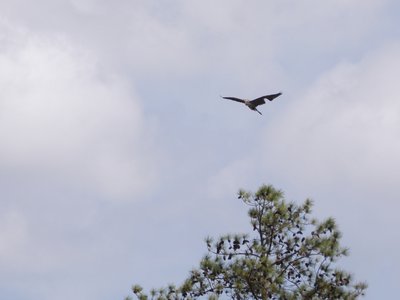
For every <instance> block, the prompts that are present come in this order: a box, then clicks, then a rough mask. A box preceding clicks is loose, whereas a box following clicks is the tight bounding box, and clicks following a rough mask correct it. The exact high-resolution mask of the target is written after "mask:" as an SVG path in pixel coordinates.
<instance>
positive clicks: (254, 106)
mask: <svg viewBox="0 0 400 300" xmlns="http://www.w3.org/2000/svg"><path fill="white" fill-rule="evenodd" d="M280 95H282V93H277V94H272V95H266V96H262V97H258V98H256V99H254V100H246V99H240V98H235V97H222V96H221V97H222V98H223V99H228V100H233V101H236V102H241V103H244V104H245V105H246V106H247V107H248V108H250V109H251V110H255V111H256V112H258V113H259V114H260V115H262V113H261V112H260V111H259V110H257V106H259V105H262V104H264V103H265V99H268V100H269V101H272V100H274V99H275V98H276V97H279V96H280Z"/></svg>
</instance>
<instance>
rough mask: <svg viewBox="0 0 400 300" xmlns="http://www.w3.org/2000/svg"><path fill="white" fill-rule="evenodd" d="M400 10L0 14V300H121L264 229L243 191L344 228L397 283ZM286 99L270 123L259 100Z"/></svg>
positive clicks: (354, 260)
mask: <svg viewBox="0 0 400 300" xmlns="http://www.w3.org/2000/svg"><path fill="white" fill-rule="evenodd" d="M399 14H400V4H399V2H398V1H396V0H392V1H391V0H335V1H334V0H327V1H317V0H304V1H289V0H280V1H265V0H255V1H244V0H221V1H215V0H213V1H212V0H193V1H185V0H168V1H156V0H146V1H144V0H143V1H136V0H114V1H106V0H37V1H29V0H2V1H0V295H1V298H2V299H13V300H50V299H51V300H53V299H57V300H71V299H74V300H108V299H123V298H124V297H125V296H127V295H129V294H130V287H131V285H132V284H133V283H140V284H142V285H143V286H144V287H145V288H146V289H150V288H152V287H161V286H163V285H166V284H168V283H172V282H175V283H177V284H179V283H181V282H182V281H183V280H184V279H185V277H186V276H187V275H188V272H189V270H190V269H191V268H192V267H195V266H196V265H197V263H198V261H199V260H200V259H201V257H202V256H203V255H204V254H205V253H206V247H205V245H204V242H203V239H204V238H205V237H206V236H215V237H217V236H218V235H220V234H224V233H235V232H243V233H245V232H249V231H251V227H250V226H249V225H248V218H247V207H245V206H244V205H243V204H242V203H240V201H239V200H237V197H236V193H237V191H238V189H239V188H245V189H248V190H253V191H254V190H256V189H257V188H258V187H259V186H260V185H261V184H263V183H265V184H273V185H274V186H275V187H276V188H279V189H282V190H283V191H284V192H285V195H286V198H287V200H289V201H295V202H297V203H301V202H302V201H304V200H305V199H306V198H307V197H310V198H311V199H313V200H314V203H315V206H314V212H313V216H315V217H317V218H319V219H323V218H326V217H328V216H332V217H334V218H335V219H336V220H337V222H338V225H339V228H340V229H341V231H342V232H343V241H342V242H343V245H344V246H347V247H349V248H350V256H349V257H348V258H345V259H343V260H342V261H341V265H342V266H344V267H345V268H346V269H347V270H348V271H350V272H352V273H353V274H354V276H355V279H356V280H361V281H367V282H368V284H369V289H368V290H367V296H366V297H365V299H395V298H396V297H397V296H398V284H399V282H400V275H399V274H400V272H399V269H400V258H399V255H398V248H399V247H400V231H399V228H400V218H399V217H398V215H399V213H398V212H399V208H400V201H399V200H400V199H399V194H400V154H399V153H400V84H399V78H400V21H399ZM279 91H282V92H283V95H282V96H281V97H279V98H277V99H276V100H275V101H273V102H269V103H266V105H264V106H261V107H260V108H259V110H260V111H262V113H263V115H262V116H260V115H259V114H257V113H256V112H253V111H250V110H249V109H247V108H246V107H245V106H243V105H242V104H240V103H235V102H230V101H223V100H221V98H220V95H224V96H236V97H244V98H250V99H252V98H256V97H258V96H261V95H264V94H268V93H276V92H279Z"/></svg>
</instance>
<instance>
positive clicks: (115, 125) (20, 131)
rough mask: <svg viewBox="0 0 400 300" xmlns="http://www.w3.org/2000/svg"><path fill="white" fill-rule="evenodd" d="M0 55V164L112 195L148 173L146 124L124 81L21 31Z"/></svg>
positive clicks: (127, 190)
mask: <svg viewBox="0 0 400 300" xmlns="http://www.w3.org/2000/svg"><path fill="white" fill-rule="evenodd" d="M17 41H18V43H14V44H13V45H9V42H8V41H7V40H5V41H4V40H3V41H1V42H3V43H6V44H7V43H8V45H6V46H7V47H4V49H6V50H5V51H2V52H0V86H1V91H0V107H1V111H0V165H1V166H2V168H3V172H4V170H5V169H13V170H16V169H18V170H20V172H21V174H23V173H24V172H26V171H28V170H29V171H33V172H36V173H37V174H41V176H43V174H46V175H45V176H56V177H57V176H58V177H60V178H62V179H63V180H66V181H67V182H74V184H75V185H82V186H83V187H84V188H89V189H90V190H99V192H100V194H103V195H105V196H106V197H111V198H127V197H128V198H129V197H133V196H134V195H135V194H137V193H140V192H143V191H144V190H145V189H146V188H147V187H148V185H149V184H150V182H151V181H152V177H153V167H154V165H153V163H152V162H151V161H152V151H151V132H152V129H151V128H147V127H146V123H145V120H144V119H143V117H142V111H141V107H140V104H139V101H138V97H137V96H136V95H135V93H134V92H133V88H132V87H130V86H128V83H127V82H126V81H125V80H122V79H121V78H119V77H117V76H112V75H109V76H108V75H105V76H104V75H102V76H100V75H99V74H98V73H97V72H96V59H95V57H93V56H92V55H93V53H90V52H87V51H84V50H82V49H78V48H77V47H75V46H73V45H72V44H71V43H68V41H66V40H65V39H64V40H63V39H44V38H40V37H38V36H32V35H27V34H26V35H20V36H19V37H18V38H17Z"/></svg>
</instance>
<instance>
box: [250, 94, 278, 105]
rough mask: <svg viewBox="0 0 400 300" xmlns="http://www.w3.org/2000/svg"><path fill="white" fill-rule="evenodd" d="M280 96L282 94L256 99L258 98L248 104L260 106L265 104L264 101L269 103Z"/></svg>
mask: <svg viewBox="0 0 400 300" xmlns="http://www.w3.org/2000/svg"><path fill="white" fill-rule="evenodd" d="M280 95H282V93H277V94H272V95H266V96H262V97H258V98H256V99H254V100H251V101H250V102H251V103H253V104H255V105H261V104H264V103H265V99H268V100H269V101H272V100H274V99H275V98H276V97H279V96H280Z"/></svg>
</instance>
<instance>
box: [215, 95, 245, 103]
mask: <svg viewBox="0 0 400 300" xmlns="http://www.w3.org/2000/svg"><path fill="white" fill-rule="evenodd" d="M221 97H222V96H221ZM222 98H224V99H228V100H233V101H236V102H241V103H244V100H242V99H239V98H235V97H222Z"/></svg>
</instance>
